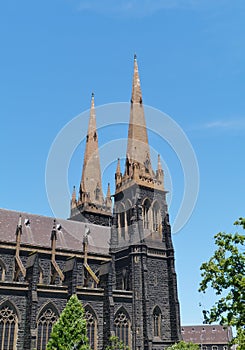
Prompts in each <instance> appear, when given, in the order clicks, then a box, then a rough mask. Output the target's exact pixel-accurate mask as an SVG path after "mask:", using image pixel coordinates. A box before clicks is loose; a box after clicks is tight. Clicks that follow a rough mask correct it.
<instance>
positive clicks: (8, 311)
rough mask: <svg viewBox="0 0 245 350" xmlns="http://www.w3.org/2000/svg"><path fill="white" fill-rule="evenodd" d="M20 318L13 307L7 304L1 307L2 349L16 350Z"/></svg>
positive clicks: (0, 336) (0, 343)
mask: <svg viewBox="0 0 245 350" xmlns="http://www.w3.org/2000/svg"><path fill="white" fill-rule="evenodd" d="M17 333H18V317H17V313H16V311H15V309H14V308H13V307H12V305H10V304H8V303H5V304H3V305H2V306H1V307H0V349H1V350H16V341H17Z"/></svg>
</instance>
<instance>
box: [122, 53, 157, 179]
mask: <svg viewBox="0 0 245 350" xmlns="http://www.w3.org/2000/svg"><path fill="white" fill-rule="evenodd" d="M127 158H128V160H129V162H131V163H132V162H137V163H139V164H140V167H142V166H143V167H145V168H146V171H147V173H151V172H152V169H151V164H150V149H149V144H148V136H147V129H146V123H145V115H144V107H143V104H142V92H141V87H140V78H139V70H138V63H137V58H136V55H135V56H134V74H133V87H132V98H131V109H130V121H129V129H128V146H127Z"/></svg>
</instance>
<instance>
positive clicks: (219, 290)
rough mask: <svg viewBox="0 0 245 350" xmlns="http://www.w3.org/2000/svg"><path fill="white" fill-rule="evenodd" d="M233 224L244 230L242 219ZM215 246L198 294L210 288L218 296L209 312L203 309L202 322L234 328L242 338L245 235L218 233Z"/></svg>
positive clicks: (244, 315)
mask: <svg viewBox="0 0 245 350" xmlns="http://www.w3.org/2000/svg"><path fill="white" fill-rule="evenodd" d="M234 224H235V225H240V226H242V227H243V229H245V219H244V218H240V219H239V220H238V221H236V222H235V223H234ZM215 244H216V246H217V249H216V250H215V252H214V255H213V256H212V257H211V258H210V260H209V261H208V262H206V263H203V264H202V266H201V271H202V273H201V276H202V281H201V283H200V288H199V291H201V292H204V293H205V291H206V290H207V289H208V287H211V288H212V289H213V290H214V291H215V293H216V295H218V296H219V297H218V301H217V302H216V303H215V304H214V305H213V307H212V308H211V309H210V310H203V314H204V320H205V322H206V323H212V322H219V323H220V324H222V325H231V326H234V327H235V328H236V330H237V331H238V334H240V337H241V338H242V337H243V334H244V332H245V329H244V325H245V235H244V233H243V234H239V233H235V234H231V233H225V232H220V233H218V234H217V235H216V236H215ZM244 346H245V345H244ZM241 349H244V348H241Z"/></svg>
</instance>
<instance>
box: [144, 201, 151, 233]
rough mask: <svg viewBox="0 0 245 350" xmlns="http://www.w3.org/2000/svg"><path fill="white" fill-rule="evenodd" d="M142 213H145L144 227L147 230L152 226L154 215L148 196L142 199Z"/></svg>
mask: <svg viewBox="0 0 245 350" xmlns="http://www.w3.org/2000/svg"><path fill="white" fill-rule="evenodd" d="M142 215H143V227H144V229H146V230H149V229H150V228H151V226H152V225H151V223H152V215H151V201H150V199H149V198H148V197H146V198H144V200H143V201H142Z"/></svg>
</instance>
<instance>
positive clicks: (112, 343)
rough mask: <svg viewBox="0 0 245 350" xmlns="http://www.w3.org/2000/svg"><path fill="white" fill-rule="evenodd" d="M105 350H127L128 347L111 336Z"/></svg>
mask: <svg viewBox="0 0 245 350" xmlns="http://www.w3.org/2000/svg"><path fill="white" fill-rule="evenodd" d="M106 350H129V347H128V346H127V345H125V344H124V342H123V341H121V340H119V338H118V337H116V336H111V337H110V339H109V345H107V347H106Z"/></svg>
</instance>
